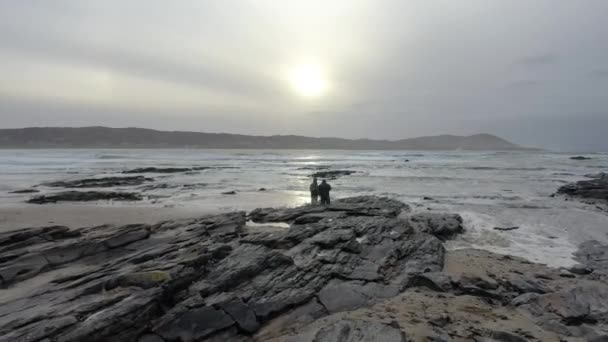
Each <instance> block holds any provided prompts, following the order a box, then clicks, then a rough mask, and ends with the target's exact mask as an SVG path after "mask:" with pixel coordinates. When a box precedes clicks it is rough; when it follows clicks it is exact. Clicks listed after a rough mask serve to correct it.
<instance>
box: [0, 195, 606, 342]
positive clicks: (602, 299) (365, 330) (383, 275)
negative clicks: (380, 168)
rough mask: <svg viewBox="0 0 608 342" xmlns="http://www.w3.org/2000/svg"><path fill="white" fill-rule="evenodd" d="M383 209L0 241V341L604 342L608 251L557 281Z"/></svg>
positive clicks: (427, 222)
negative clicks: (449, 243)
mask: <svg viewBox="0 0 608 342" xmlns="http://www.w3.org/2000/svg"><path fill="white" fill-rule="evenodd" d="M462 230H463V227H462V219H461V218H460V217H459V216H458V215H455V214H450V213H417V212H413V211H412V210H410V208H409V206H408V205H406V204H404V203H401V202H399V201H395V200H392V199H388V198H381V197H373V196H364V197H354V198H347V199H342V200H337V201H335V203H333V204H332V205H331V206H330V207H311V206H304V207H299V208H292V209H272V208H265V209H257V210H254V211H252V212H251V213H249V214H247V213H244V212H233V213H227V214H221V215H213V216H204V217H200V218H197V219H188V220H170V221H164V222H159V223H156V224H134V225H127V226H114V225H104V226H98V227H88V228H82V229H70V228H68V227H64V226H51V227H43V228H29V229H22V230H17V231H11V232H6V233H2V234H0V279H1V285H2V287H3V290H2V291H0V298H1V299H0V300H1V303H2V305H0V341H45V342H47V341H87V342H95V341H137V342H169V341H171V342H174V341H181V342H186V341H276V342H279V341H294V342H295V341H317V342H329V341H386V342H391V341H507V342H509V341H598V342H599V341H604V340H605V339H608V335H606V334H608V285H607V284H606V282H605V281H606V275H607V274H608V272H607V271H606V270H607V269H608V268H607V266H608V263H607V262H606V261H605V260H606V259H607V256H608V247H607V246H604V245H602V244H600V243H597V242H588V243H587V244H585V245H583V246H582V248H581V250H580V252H579V253H578V254H577V258H578V259H579V260H580V262H581V265H579V266H577V267H575V268H573V269H571V270H558V269H552V268H548V267H545V266H543V265H538V264H533V263H530V262H527V261H525V260H523V259H518V258H513V257H509V256H500V255H496V254H492V253H488V252H482V251H476V250H461V251H452V252H446V250H445V248H444V245H443V241H444V240H447V239H450V238H453V237H455V236H457V235H458V234H459V233H461V232H462Z"/></svg>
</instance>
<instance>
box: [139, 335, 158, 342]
mask: <svg viewBox="0 0 608 342" xmlns="http://www.w3.org/2000/svg"><path fill="white" fill-rule="evenodd" d="M137 342H165V340H163V339H162V338H161V337H160V336H158V335H156V334H145V335H143V336H141V337H140V338H139V339H138V340H137Z"/></svg>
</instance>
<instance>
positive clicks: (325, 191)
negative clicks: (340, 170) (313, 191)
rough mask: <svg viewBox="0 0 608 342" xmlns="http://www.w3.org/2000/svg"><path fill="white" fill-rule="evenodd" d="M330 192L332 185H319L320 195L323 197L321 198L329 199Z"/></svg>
mask: <svg viewBox="0 0 608 342" xmlns="http://www.w3.org/2000/svg"><path fill="white" fill-rule="evenodd" d="M330 191H331V185H329V184H327V183H321V185H319V195H321V197H329V192H330Z"/></svg>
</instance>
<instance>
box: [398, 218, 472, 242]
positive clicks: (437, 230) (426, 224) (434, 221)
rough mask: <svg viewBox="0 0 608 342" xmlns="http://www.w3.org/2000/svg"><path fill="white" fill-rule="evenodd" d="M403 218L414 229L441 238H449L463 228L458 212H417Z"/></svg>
mask: <svg viewBox="0 0 608 342" xmlns="http://www.w3.org/2000/svg"><path fill="white" fill-rule="evenodd" d="M405 219H406V220H407V222H408V224H409V225H410V226H411V227H412V228H413V229H414V231H416V232H421V233H429V234H433V235H435V236H437V237H439V238H441V239H449V238H451V237H453V236H455V235H457V234H460V233H462V231H463V230H464V228H463V226H462V217H460V215H458V214H442V213H417V214H411V215H408V216H406V217H405Z"/></svg>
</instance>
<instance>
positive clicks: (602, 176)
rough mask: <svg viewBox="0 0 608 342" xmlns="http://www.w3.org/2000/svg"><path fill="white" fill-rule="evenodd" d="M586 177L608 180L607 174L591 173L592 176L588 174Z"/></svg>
mask: <svg viewBox="0 0 608 342" xmlns="http://www.w3.org/2000/svg"><path fill="white" fill-rule="evenodd" d="M585 177H587V178H608V173H606V172H600V173H591V174H586V175H585Z"/></svg>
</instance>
